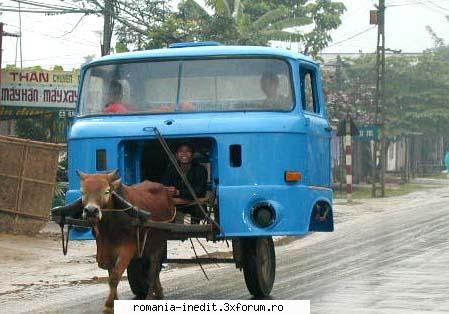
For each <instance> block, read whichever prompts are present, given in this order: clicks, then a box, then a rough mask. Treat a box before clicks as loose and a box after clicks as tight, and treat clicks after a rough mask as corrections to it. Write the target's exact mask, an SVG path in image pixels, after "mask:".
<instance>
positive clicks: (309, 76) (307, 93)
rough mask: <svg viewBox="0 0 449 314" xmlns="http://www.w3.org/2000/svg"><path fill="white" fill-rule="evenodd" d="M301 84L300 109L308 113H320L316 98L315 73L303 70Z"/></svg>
mask: <svg viewBox="0 0 449 314" xmlns="http://www.w3.org/2000/svg"><path fill="white" fill-rule="evenodd" d="M301 83H302V84H301V96H302V108H303V109H304V110H305V111H308V112H313V113H320V107H319V105H318V101H317V97H316V87H315V86H316V76H315V73H314V72H313V71H312V70H309V69H305V70H303V75H302V79H301Z"/></svg>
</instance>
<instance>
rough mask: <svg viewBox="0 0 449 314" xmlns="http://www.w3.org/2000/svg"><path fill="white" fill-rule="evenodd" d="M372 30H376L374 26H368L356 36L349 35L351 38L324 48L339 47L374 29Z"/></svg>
mask: <svg viewBox="0 0 449 314" xmlns="http://www.w3.org/2000/svg"><path fill="white" fill-rule="evenodd" d="M374 28H376V25H370V26H369V27H367V28H365V29H364V30H362V31H361V32H359V33H356V34H354V35H351V36H349V37H348V38H345V39H343V40H340V41H338V42H336V43H332V44H331V45H329V46H327V47H326V48H329V47H334V46H337V45H340V44H342V43H344V42H346V41H348V40H351V39H354V38H356V37H358V36H360V35H363V34H365V33H367V32H369V31H370V30H372V29H374Z"/></svg>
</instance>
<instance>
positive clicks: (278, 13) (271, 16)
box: [253, 6, 288, 29]
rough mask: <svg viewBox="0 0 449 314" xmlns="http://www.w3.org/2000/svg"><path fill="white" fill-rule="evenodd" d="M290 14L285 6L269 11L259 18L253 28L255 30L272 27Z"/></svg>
mask: <svg viewBox="0 0 449 314" xmlns="http://www.w3.org/2000/svg"><path fill="white" fill-rule="evenodd" d="M287 14H288V9H287V8H286V7H285V6H280V7H279V8H277V9H274V10H271V11H268V12H267V13H265V14H264V15H262V16H261V17H259V18H258V19H257V20H256V21H254V23H253V27H254V28H255V29H265V28H268V26H270V24H273V23H276V22H279V21H280V20H282V19H284V18H285V17H286V16H287Z"/></svg>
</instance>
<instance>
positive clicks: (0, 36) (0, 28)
mask: <svg viewBox="0 0 449 314" xmlns="http://www.w3.org/2000/svg"><path fill="white" fill-rule="evenodd" d="M3 26H4V24H3V23H2V22H0V91H1V90H2V61H3V58H2V57H3V36H11V37H20V35H18V34H12V33H7V32H5V31H3ZM1 104H2V103H1V97H0V105H1ZM11 130H12V122H11V120H9V122H8V133H9V134H11Z"/></svg>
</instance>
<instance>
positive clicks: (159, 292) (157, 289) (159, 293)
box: [154, 270, 164, 300]
mask: <svg viewBox="0 0 449 314" xmlns="http://www.w3.org/2000/svg"><path fill="white" fill-rule="evenodd" d="M159 274H160V270H159V272H158V274H157V276H156V280H155V282H154V296H155V297H156V299H158V300H162V299H163V298H164V290H163V289H162V285H161V280H160V278H159Z"/></svg>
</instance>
